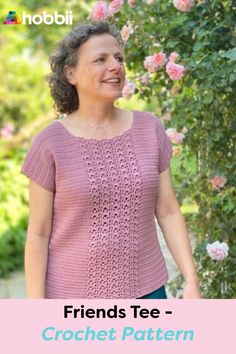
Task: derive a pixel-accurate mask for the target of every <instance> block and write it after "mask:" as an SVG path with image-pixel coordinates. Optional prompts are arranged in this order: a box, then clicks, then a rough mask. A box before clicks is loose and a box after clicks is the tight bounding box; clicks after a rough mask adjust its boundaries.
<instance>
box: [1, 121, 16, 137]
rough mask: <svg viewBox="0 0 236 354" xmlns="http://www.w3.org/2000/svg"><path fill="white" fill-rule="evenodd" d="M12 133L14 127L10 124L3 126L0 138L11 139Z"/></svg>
mask: <svg viewBox="0 0 236 354" xmlns="http://www.w3.org/2000/svg"><path fill="white" fill-rule="evenodd" d="M13 132H14V126H13V125H12V124H11V123H8V124H5V125H4V127H3V128H1V129H0V137H1V138H6V139H11V138H12V135H13Z"/></svg>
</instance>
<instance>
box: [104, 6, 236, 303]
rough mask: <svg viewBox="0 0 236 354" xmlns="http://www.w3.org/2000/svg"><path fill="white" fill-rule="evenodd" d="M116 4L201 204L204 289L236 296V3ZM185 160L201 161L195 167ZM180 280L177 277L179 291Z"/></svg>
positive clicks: (149, 96) (134, 65) (195, 226)
mask: <svg viewBox="0 0 236 354" xmlns="http://www.w3.org/2000/svg"><path fill="white" fill-rule="evenodd" d="M103 5H104V4H103ZM106 8H108V9H109V2H108V3H106ZM116 9H118V10H117V11H116V12H115V13H114V14H111V13H110V14H109V15H108V14H107V18H106V19H107V20H108V21H110V22H111V23H114V24H115V25H116V26H117V27H118V28H119V29H120V30H122V32H121V33H122V37H123V39H124V42H125V51H126V65H127V68H128V69H129V72H131V73H132V77H129V81H131V82H133V84H134V85H135V87H136V90H135V92H136V93H137V95H138V97H139V98H140V99H141V100H144V101H146V102H147V103H152V106H154V105H155V106H156V107H157V108H156V111H155V112H154V113H156V114H157V115H159V116H160V117H163V122H164V124H165V125H166V129H167V132H169V134H170V135H171V136H172V139H173V143H174V144H177V145H174V155H175V156H178V159H179V161H180V166H179V169H178V173H176V174H174V182H175V185H176V186H177V194H178V197H179V200H180V202H182V201H183V198H184V197H186V196H187V197H188V198H189V199H190V200H192V201H193V202H194V203H195V204H196V205H197V206H198V212H197V213H195V214H192V215H190V216H189V217H188V218H187V222H188V226H189V229H190V230H191V232H192V233H193V234H194V235H195V251H194V256H195V260H196V265H197V268H198V272H199V276H200V282H201V287H202V293H203V297H206V298H232V297H235V296H236V281H235V279H236V269H235V264H236V244H235V240H236V213H235V210H236V205H235V201H236V175H235V170H236V159H235V152H236V151H235V141H236V105H235V97H236V31H235V23H236V4H235V2H234V1H230V0H227V1H226V0H221V1H220V0H215V1H205V0H198V1H190V0H178V1H177V0H174V1H166V0H151V1H150V0H136V1H124V2H121V1H117V2H116ZM103 12H104V11H103ZM129 29H132V30H131V31H130V30H129ZM130 92H131V91H130ZM180 144H181V145H180ZM186 160H187V161H190V160H191V161H192V160H194V161H195V169H194V173H192V174H189V173H188V172H187V170H186V167H185V166H186ZM179 172H180V173H179ZM184 174H186V176H184ZM183 176H184V177H186V178H183ZM210 245H211V246H210ZM212 245H213V246H212ZM222 245H223V248H222ZM181 284H182V281H181V278H180V277H178V278H177V279H176V280H175V281H174V282H173V283H172V284H170V289H171V290H172V292H173V294H175V293H176V291H177V290H178V288H179V287H181Z"/></svg>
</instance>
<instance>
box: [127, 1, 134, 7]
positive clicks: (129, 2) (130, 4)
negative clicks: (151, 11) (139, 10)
mask: <svg viewBox="0 0 236 354" xmlns="http://www.w3.org/2000/svg"><path fill="white" fill-rule="evenodd" d="M128 4H129V6H130V7H134V6H136V0H128Z"/></svg>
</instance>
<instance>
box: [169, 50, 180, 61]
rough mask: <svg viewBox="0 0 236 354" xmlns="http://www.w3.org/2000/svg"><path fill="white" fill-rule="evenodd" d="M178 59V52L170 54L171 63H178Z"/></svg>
mask: <svg viewBox="0 0 236 354" xmlns="http://www.w3.org/2000/svg"><path fill="white" fill-rule="evenodd" d="M178 58H179V54H178V53H176V52H172V53H171V54H170V56H169V61H171V62H174V61H176V59H178Z"/></svg>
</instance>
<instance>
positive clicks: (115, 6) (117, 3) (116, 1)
mask: <svg viewBox="0 0 236 354" xmlns="http://www.w3.org/2000/svg"><path fill="white" fill-rule="evenodd" d="M123 2H124V1H123V0H113V1H112V2H111V3H110V5H109V6H108V8H109V11H110V14H111V15H114V14H115V13H116V12H118V11H120V9H121V7H122V5H123Z"/></svg>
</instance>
